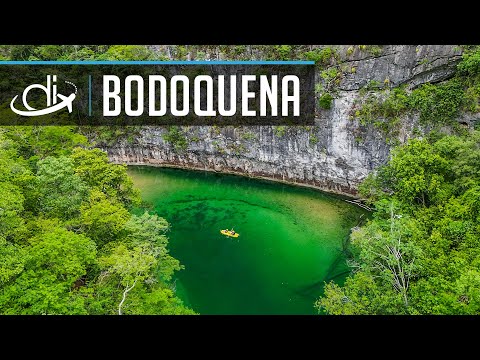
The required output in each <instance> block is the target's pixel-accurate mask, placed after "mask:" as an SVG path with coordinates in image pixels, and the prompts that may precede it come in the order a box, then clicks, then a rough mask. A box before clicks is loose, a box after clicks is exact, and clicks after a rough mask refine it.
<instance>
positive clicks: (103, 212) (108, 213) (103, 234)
mask: <svg viewBox="0 0 480 360" xmlns="http://www.w3.org/2000/svg"><path fill="white" fill-rule="evenodd" d="M129 219H130V214H129V213H128V211H127V210H126V209H125V208H124V207H123V206H122V205H121V204H120V203H118V202H117V201H115V200H109V199H108V198H107V196H106V195H105V194H104V193H102V192H100V191H99V190H97V189H94V190H92V191H91V192H90V197H89V200H88V202H85V203H84V204H82V206H81V207H80V224H81V226H82V228H83V229H84V231H85V234H86V235H87V236H89V237H90V238H91V239H93V240H94V241H95V242H96V244H97V245H98V246H99V247H100V246H103V245H105V244H106V243H108V242H110V241H114V240H116V239H118V237H119V236H120V232H121V231H122V230H123V229H124V226H125V224H126V223H127V221H128V220H129Z"/></svg>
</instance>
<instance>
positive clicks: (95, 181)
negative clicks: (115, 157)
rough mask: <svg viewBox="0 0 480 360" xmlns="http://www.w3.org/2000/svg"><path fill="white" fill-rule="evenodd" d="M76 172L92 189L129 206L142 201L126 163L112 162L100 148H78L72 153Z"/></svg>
mask: <svg viewBox="0 0 480 360" xmlns="http://www.w3.org/2000/svg"><path fill="white" fill-rule="evenodd" d="M71 157H72V160H73V164H74V169H75V174H76V175H77V176H79V177H80V179H81V180H82V181H83V182H84V183H85V184H87V185H88V186H89V187H90V188H92V189H98V190H99V191H101V192H103V193H104V194H105V195H107V196H108V197H109V198H111V199H114V200H117V201H119V202H121V203H122V204H123V205H125V206H127V207H129V206H133V205H138V204H139V203H140V195H139V191H138V190H137V189H135V188H134V187H133V182H132V179H131V178H130V177H129V176H128V174H127V167H126V165H117V164H111V163H110V162H109V161H108V157H107V154H106V153H105V152H104V151H102V150H100V149H93V150H88V149H82V148H76V149H74V150H73V153H72V156H71Z"/></svg>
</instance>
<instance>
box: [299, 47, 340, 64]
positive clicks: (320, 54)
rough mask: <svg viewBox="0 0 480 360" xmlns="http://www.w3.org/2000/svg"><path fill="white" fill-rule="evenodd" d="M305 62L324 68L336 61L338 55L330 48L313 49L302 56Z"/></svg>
mask: <svg viewBox="0 0 480 360" xmlns="http://www.w3.org/2000/svg"><path fill="white" fill-rule="evenodd" d="M304 57H305V59H306V60H310V61H315V65H317V66H319V67H325V66H328V65H331V64H332V63H333V62H334V61H335V60H336V59H338V53H337V51H336V50H335V49H333V48H331V47H325V48H323V49H314V50H311V51H307V52H306V53H305V54H304Z"/></svg>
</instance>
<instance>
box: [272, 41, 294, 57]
mask: <svg viewBox="0 0 480 360" xmlns="http://www.w3.org/2000/svg"><path fill="white" fill-rule="evenodd" d="M274 49H275V52H276V53H277V54H278V59H279V60H290V59H292V47H291V46H290V45H274Z"/></svg>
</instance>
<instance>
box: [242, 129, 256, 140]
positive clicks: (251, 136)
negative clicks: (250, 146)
mask: <svg viewBox="0 0 480 360" xmlns="http://www.w3.org/2000/svg"><path fill="white" fill-rule="evenodd" d="M242 139H243V140H247V141H250V140H256V139H257V136H256V135H255V134H254V133H252V132H250V131H247V132H244V133H243V134H242Z"/></svg>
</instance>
